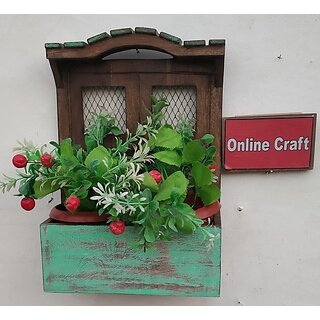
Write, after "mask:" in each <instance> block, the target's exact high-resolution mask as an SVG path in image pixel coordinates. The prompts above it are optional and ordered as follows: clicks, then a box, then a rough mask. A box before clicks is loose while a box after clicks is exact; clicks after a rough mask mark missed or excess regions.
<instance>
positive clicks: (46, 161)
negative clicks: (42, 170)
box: [40, 153, 54, 168]
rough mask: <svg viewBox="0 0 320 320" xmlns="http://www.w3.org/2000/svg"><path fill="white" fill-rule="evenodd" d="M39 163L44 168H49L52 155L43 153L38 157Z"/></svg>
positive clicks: (51, 162)
mask: <svg viewBox="0 0 320 320" xmlns="http://www.w3.org/2000/svg"><path fill="white" fill-rule="evenodd" d="M40 161H41V164H42V165H43V166H44V167H46V168H51V167H52V166H53V165H54V162H53V161H52V156H51V155H50V154H49V153H45V154H43V155H42V156H41V158H40Z"/></svg>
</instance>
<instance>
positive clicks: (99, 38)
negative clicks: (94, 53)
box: [87, 32, 110, 44]
mask: <svg viewBox="0 0 320 320" xmlns="http://www.w3.org/2000/svg"><path fill="white" fill-rule="evenodd" d="M108 38H110V35H108V34H107V33H106V32H102V33H100V34H97V35H95V36H92V37H90V38H88V39H87V42H88V44H93V43H96V42H98V41H102V40H105V39H108Z"/></svg>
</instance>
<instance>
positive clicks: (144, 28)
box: [134, 27, 159, 36]
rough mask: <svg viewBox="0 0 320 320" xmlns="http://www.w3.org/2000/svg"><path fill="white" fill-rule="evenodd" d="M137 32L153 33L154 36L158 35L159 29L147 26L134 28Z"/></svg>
mask: <svg viewBox="0 0 320 320" xmlns="http://www.w3.org/2000/svg"><path fill="white" fill-rule="evenodd" d="M134 31H135V33H145V34H152V35H154V36H158V35H159V34H158V31H157V30H156V29H154V28H147V27H136V28H135V29H134Z"/></svg>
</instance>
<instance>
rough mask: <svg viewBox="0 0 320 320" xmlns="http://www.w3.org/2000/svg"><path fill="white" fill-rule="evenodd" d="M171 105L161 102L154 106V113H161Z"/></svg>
mask: <svg viewBox="0 0 320 320" xmlns="http://www.w3.org/2000/svg"><path fill="white" fill-rule="evenodd" d="M168 105H169V104H168V102H167V101H165V100H159V101H157V102H156V103H155V104H154V107H153V108H154V112H155V113H159V112H160V111H161V110H162V109H163V108H165V107H167V106H168Z"/></svg>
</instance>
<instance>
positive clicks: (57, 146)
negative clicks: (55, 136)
mask: <svg viewBox="0 0 320 320" xmlns="http://www.w3.org/2000/svg"><path fill="white" fill-rule="evenodd" d="M49 143H50V144H51V145H52V146H54V147H55V148H57V149H59V148H60V146H59V144H58V143H57V142H55V141H50V142H49Z"/></svg>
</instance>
